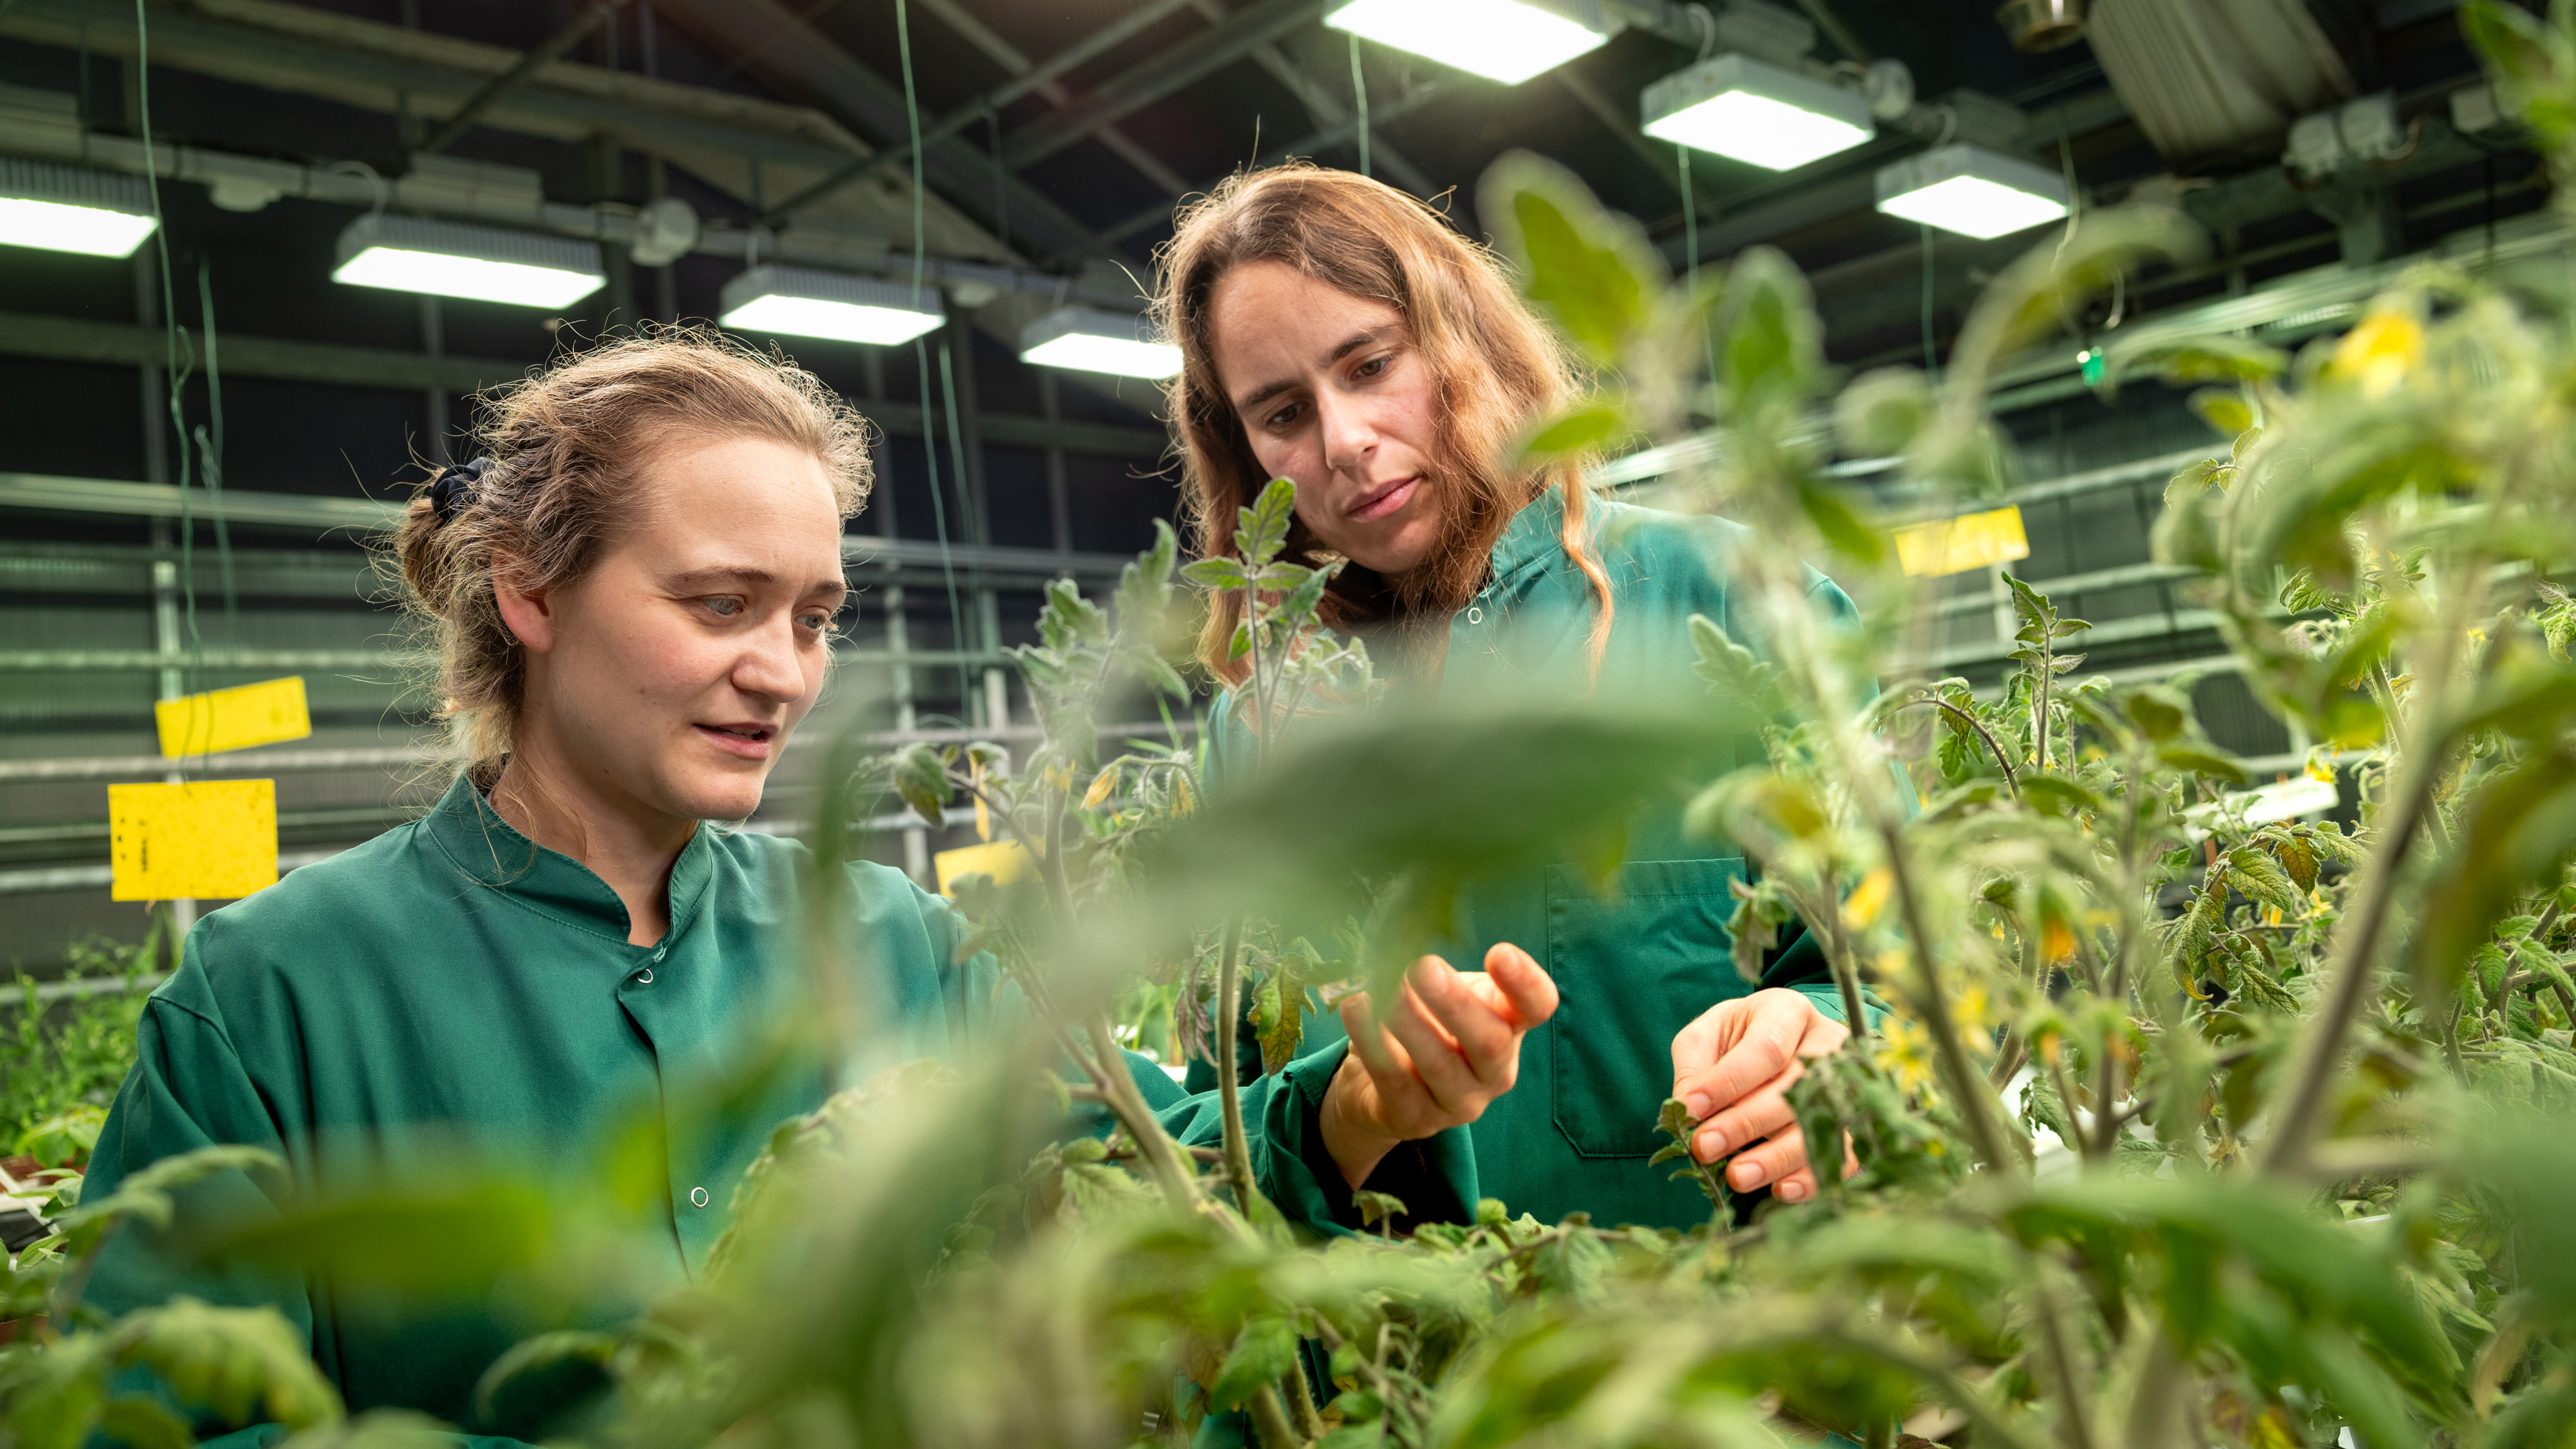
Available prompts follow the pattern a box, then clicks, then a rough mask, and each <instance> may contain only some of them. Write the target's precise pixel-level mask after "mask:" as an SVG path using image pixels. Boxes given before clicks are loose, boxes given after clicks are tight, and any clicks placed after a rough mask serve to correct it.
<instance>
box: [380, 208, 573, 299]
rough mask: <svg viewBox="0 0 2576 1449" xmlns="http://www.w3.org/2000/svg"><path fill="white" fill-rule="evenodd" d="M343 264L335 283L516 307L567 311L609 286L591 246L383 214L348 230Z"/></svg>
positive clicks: (452, 223)
mask: <svg viewBox="0 0 2576 1449" xmlns="http://www.w3.org/2000/svg"><path fill="white" fill-rule="evenodd" d="M339 257H340V264H339V266H338V268H337V269H335V270H334V271H333V272H332V273H331V280H333V281H335V282H346V283H348V284H349V285H351V286H353V287H382V288H385V289H386V290H388V291H395V292H424V293H427V294H429V295H431V296H436V297H459V298H463V299H465V300H467V301H474V302H504V303H508V304H510V305H513V306H519V307H569V306H571V305H572V304H573V303H575V302H578V301H580V300H581V299H582V298H584V297H587V296H589V295H590V294H591V293H593V292H596V291H598V290H599V289H600V288H601V287H603V286H605V285H607V283H608V276H607V273H606V272H604V271H602V270H601V268H600V264H599V248H598V247H597V246H595V245H592V244H589V243H585V242H577V241H573V240H571V239H569V238H566V237H553V236H537V235H534V234H533V233H529V232H519V231H504V230H502V229H501V228H499V227H492V226H471V225H467V224H465V223H462V222H453V221H430V220H427V219H426V218H422V217H416V216H388V215H386V214H384V213H383V212H376V213H374V214H372V215H369V216H362V217H360V218H358V219H357V220H356V221H353V222H351V223H349V225H348V226H347V228H346V229H344V230H343V231H342V232H341V233H340V246H339Z"/></svg>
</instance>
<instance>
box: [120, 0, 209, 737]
mask: <svg viewBox="0 0 2576 1449" xmlns="http://www.w3.org/2000/svg"><path fill="white" fill-rule="evenodd" d="M134 100H135V119H136V123H137V126H138V128H139V129H140V130H141V131H142V133H143V134H142V141H143V188H144V190H145V191H146V192H148V193H149V194H150V196H151V198H152V243H153V248H154V251H155V253H156V254H157V256H158V258H159V261H160V265H161V328H162V334H161V335H162V364H163V365H162V380H163V384H164V386H163V389H162V396H163V398H164V400H165V401H166V402H167V403H168V405H169V409H170V430H171V432H173V433H174V434H176V435H177V437H176V442H177V443H178V445H179V459H178V462H179V478H178V482H179V601H180V608H181V611H182V615H183V617H184V618H185V619H186V621H187V630H188V663H187V664H186V665H185V666H183V667H182V669H181V672H180V682H181V684H182V686H183V689H182V691H181V692H183V693H184V692H185V689H184V686H185V685H186V684H187V683H188V681H189V678H190V676H192V675H193V676H196V677H197V678H199V679H202V678H203V677H204V675H205V665H206V641H205V638H204V636H203V635H201V634H199V633H198V632H197V580H196V556H195V548H196V537H197V524H196V519H195V518H194V516H193V515H192V513H191V511H190V508H189V499H188V473H189V469H188V419H187V414H186V412H185V411H184V409H183V408H182V407H181V404H180V396H181V389H183V388H184V387H185V386H186V384H187V381H188V371H189V368H188V364H187V357H186V354H185V353H184V352H183V350H182V346H181V341H182V339H181V334H182V332H183V331H184V330H185V329H183V328H181V327H180V326H179V317H178V294H177V289H176V288H174V287H172V286H171V284H170V227H169V223H168V220H167V218H165V217H163V216H162V214H161V177H160V171H159V165H158V163H159V160H160V158H159V157H158V156H157V155H155V154H154V150H153V143H152V41H151V29H150V21H149V19H148V18H147V17H146V15H145V13H144V0H134ZM208 724H209V727H211V725H212V721H211V720H209V721H208ZM185 757H186V752H184V751H183V752H182V755H181V758H182V760H183V761H184V759H185ZM180 770H181V772H182V773H183V774H184V772H185V770H186V766H185V764H184V763H183V764H182V765H181V766H180Z"/></svg>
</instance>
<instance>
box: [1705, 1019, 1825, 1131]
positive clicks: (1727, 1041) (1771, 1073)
mask: <svg viewBox="0 0 2576 1449" xmlns="http://www.w3.org/2000/svg"><path fill="white" fill-rule="evenodd" d="M1817 1014H1818V1013H1817V1011H1816V1008H1815V1004H1814V1003H1813V1002H1810V1001H1809V1000H1807V998H1805V997H1804V996H1801V995H1799V994H1798V993H1797V992H1794V991H1789V990H1784V989H1781V988H1778V987H1774V988H1772V989H1770V990H1767V991H1757V992H1755V993H1753V994H1752V995H1751V996H1745V997H1739V998H1737V999H1736V1000H1733V1001H1722V1002H1719V1003H1718V1004H1717V1005H1716V1006H1714V1007H1711V1008H1710V1009H1709V1010H1708V1011H1707V1012H1705V1013H1703V1014H1702V1015H1701V1016H1700V1018H1699V1019H1698V1020H1697V1021H1694V1022H1692V1023H1691V1024H1690V1025H1688V1026H1686V1027H1683V1028H1682V1029H1681V1031H1680V1032H1679V1033H1678V1034H1677V1035H1675V1036H1674V1037H1673V1095H1674V1096H1676V1097H1679V1098H1681V1100H1682V1102H1683V1104H1684V1105H1685V1106H1687V1107H1688V1108H1689V1109H1690V1114H1691V1115H1692V1116H1694V1117H1699V1118H1703V1119H1705V1118H1708V1117H1711V1116H1714V1115H1716V1113H1717V1110H1718V1109H1719V1108H1721V1107H1724V1106H1726V1105H1727V1104H1728V1103H1730V1102H1733V1101H1735V1100H1736V1099H1738V1098H1740V1097H1742V1096H1744V1095H1745V1094H1746V1093H1748V1092H1751V1091H1753V1090H1755V1089H1756V1088H1758V1087H1761V1086H1763V1085H1764V1084H1766V1083H1768V1082H1770V1081H1772V1080H1773V1079H1775V1078H1777V1077H1778V1076H1779V1075H1780V1074H1781V1073H1782V1072H1784V1071H1786V1070H1788V1068H1789V1066H1790V1064H1791V1063H1793V1062H1795V1061H1796V1060H1797V1059H1798V1047H1799V1044H1800V1043H1802V1042H1803V1041H1805V1040H1806V1036H1807V1026H1808V1021H1809V1018H1811V1017H1814V1016H1816V1015H1817Z"/></svg>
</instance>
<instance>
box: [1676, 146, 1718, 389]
mask: <svg viewBox="0 0 2576 1449" xmlns="http://www.w3.org/2000/svg"><path fill="white" fill-rule="evenodd" d="M1690 156H1691V148H1690V147H1688V146H1675V147H1673V162H1674V164H1675V165H1676V166H1678V167H1679V168H1680V170H1681V187H1682V274H1683V277H1684V280H1685V281H1686V282H1687V283H1688V285H1689V288H1690V293H1691V295H1692V296H1694V297H1696V296H1698V295H1699V200H1698V198H1697V197H1695V196H1693V195H1692V194H1691V167H1690ZM1699 340H1700V346H1701V348H1702V350H1704V351H1705V352H1707V354H1708V376H1709V381H1711V382H1715V381H1716V380H1717V334H1716V333H1715V332H1713V331H1711V330H1710V328H1709V325H1708V319H1707V318H1705V317H1703V318H1701V319H1700V328H1699Z"/></svg>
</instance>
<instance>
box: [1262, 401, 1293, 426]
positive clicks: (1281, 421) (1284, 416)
mask: <svg viewBox="0 0 2576 1449" xmlns="http://www.w3.org/2000/svg"><path fill="white" fill-rule="evenodd" d="M1296 417H1297V405H1296V404H1295V403H1290V404H1289V405H1288V406H1286V407H1284V408H1281V409H1280V410H1279V411H1277V412H1275V413H1272V414H1271V415H1270V421H1269V424H1268V425H1269V426H1271V427H1274V428H1284V427H1286V426H1288V424H1290V423H1291V422H1294V421H1295V420H1296Z"/></svg>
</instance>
